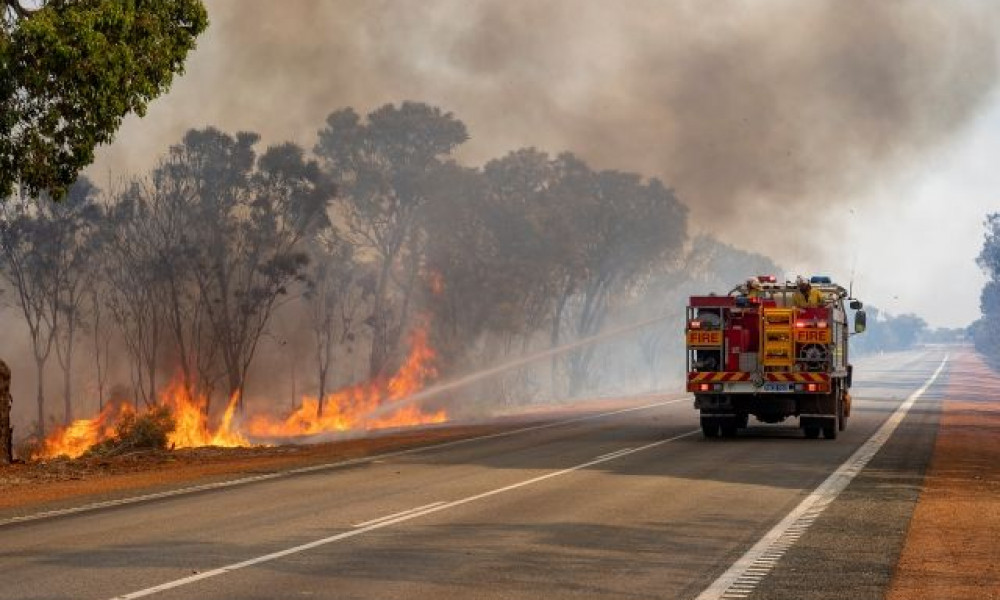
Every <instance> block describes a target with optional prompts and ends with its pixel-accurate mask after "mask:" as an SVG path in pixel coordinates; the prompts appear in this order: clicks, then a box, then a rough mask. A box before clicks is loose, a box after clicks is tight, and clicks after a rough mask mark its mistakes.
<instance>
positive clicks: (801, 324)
mask: <svg viewBox="0 0 1000 600" xmlns="http://www.w3.org/2000/svg"><path fill="white" fill-rule="evenodd" d="M795 326H796V327H797V328H799V329H802V328H803V327H809V321H796V322H795Z"/></svg>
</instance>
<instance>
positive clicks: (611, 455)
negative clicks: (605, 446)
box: [597, 448, 631, 458]
mask: <svg viewBox="0 0 1000 600" xmlns="http://www.w3.org/2000/svg"><path fill="white" fill-rule="evenodd" d="M629 450H631V448H622V449H621V450H615V451H614V452H608V453H607V454H602V455H600V456H598V457H597V458H614V457H616V456H618V455H619V454H622V453H625V452H628V451H629Z"/></svg>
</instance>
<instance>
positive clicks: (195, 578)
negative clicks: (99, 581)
mask: <svg viewBox="0 0 1000 600" xmlns="http://www.w3.org/2000/svg"><path fill="white" fill-rule="evenodd" d="M696 433H701V429H695V430H693V431H688V432H687V433H682V434H680V435H675V436H673V437H670V438H667V439H665V440H660V441H658V442H652V443H650V444H646V445H644V446H638V447H636V448H631V449H629V450H628V451H626V452H621V453H618V454H617V455H615V456H612V457H610V458H595V459H594V460H590V461H587V462H585V463H581V464H578V465H575V466H572V467H568V468H565V469H561V470H559V471H553V472H551V473H546V474H545V475H539V476H538V477H532V478H531V479H525V480H524V481H519V482H517V483H512V484H511V485H506V486H504V487H499V488H496V489H492V490H489V491H486V492H482V493H480V494H476V495H474V496H467V497H465V498H462V499H460V500H454V501H452V502H446V503H444V504H439V505H437V506H435V507H433V508H428V509H427V510H424V511H421V512H419V513H412V514H404V515H401V516H398V517H393V518H389V519H387V520H384V521H379V522H378V523H374V524H372V525H367V526H365V527H361V528H358V529H352V530H350V531H344V532H342V533H338V534H337V535H332V536H330V537H325V538H322V539H318V540H315V541H312V542H309V543H306V544H302V545H299V546H293V547H291V548H286V549H285V550H279V551H278V552H272V553H271V554H265V555H263V556H258V557H256V558H251V559H249V560H244V561H242V562H238V563H233V564H231V565H226V566H224V567H219V568H217V569H212V570H210V571H204V572H202V573H198V574H196V575H191V576H189V577H183V578H181V579H175V580H173V581H168V582H166V583H162V584H160V585H156V586H153V587H149V588H146V589H142V590H138V591H136V592H131V593H128V594H124V595H121V596H115V597H114V598H113V599H112V600H132V599H133V598H144V597H146V596H152V595H153V594H157V593H159V592H165V591H167V590H172V589H175V588H179V587H182V586H185V585H191V584H192V583H197V582H199V581H202V580H205V579H210V578H212V577H218V576H220V575H225V574H226V573H231V572H233V571H237V570H239V569H245V568H247V567H252V566H254V565H259V564H261V563H266V562H271V561H273V560H278V559H279V558H284V557H286V556H289V555H292V554H298V553H300V552H305V551H306V550H312V549H313V548H318V547H320V546H326V545H328V544H332V543H334V542H339V541H341V540H346V539H349V538H352V537H355V536H359V535H361V534H363V533H368V532H369V531H375V530H376V529H382V528H384V527H389V526H391V525H395V524H397V523H403V522H406V521H409V520H412V519H416V518H419V517H422V516H425V515H429V514H433V513H436V512H441V511H443V510H448V509H450V508H455V507H457V506H463V505H465V504H469V503H471V502H476V501H478V500H483V499H485V498H490V497H492V496H496V495H499V494H503V493H506V492H510V491H512V490H516V489H519V488H523V487H526V486H529V485H534V484H536V483H541V482H542V481H546V480H549V479H553V478H555V477H561V476H563V475H568V474H569V473H573V472H575V471H579V470H580V469H586V468H588V467H593V466H595V465H599V464H602V463H606V462H609V461H612V460H616V459H618V458H621V457H623V456H628V455H629V454H635V453H637V452H643V451H644V450H650V449H652V448H656V447H658V446H662V445H664V444H668V443H670V442H673V441H676V440H679V439H682V438H686V437H689V436H692V435H695V434H696Z"/></svg>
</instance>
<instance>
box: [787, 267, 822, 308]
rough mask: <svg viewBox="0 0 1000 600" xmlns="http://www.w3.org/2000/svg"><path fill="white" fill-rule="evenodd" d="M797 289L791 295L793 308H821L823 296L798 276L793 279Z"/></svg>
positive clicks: (807, 281)
mask: <svg viewBox="0 0 1000 600" xmlns="http://www.w3.org/2000/svg"><path fill="white" fill-rule="evenodd" d="M795 285H796V287H798V289H797V290H796V291H795V293H794V294H792V304H793V305H795V308H819V307H821V306H823V304H824V300H823V294H822V293H821V292H820V291H819V290H817V289H816V288H814V287H813V286H812V284H811V283H809V280H808V279H806V278H805V277H803V276H801V275H799V276H798V277H797V278H796V279H795Z"/></svg>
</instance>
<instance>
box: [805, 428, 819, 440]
mask: <svg viewBox="0 0 1000 600" xmlns="http://www.w3.org/2000/svg"><path fill="white" fill-rule="evenodd" d="M802 431H803V433H805V434H806V439H810V440H814V439H816V438H818V437H819V427H818V426H816V425H805V426H803V427H802Z"/></svg>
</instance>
